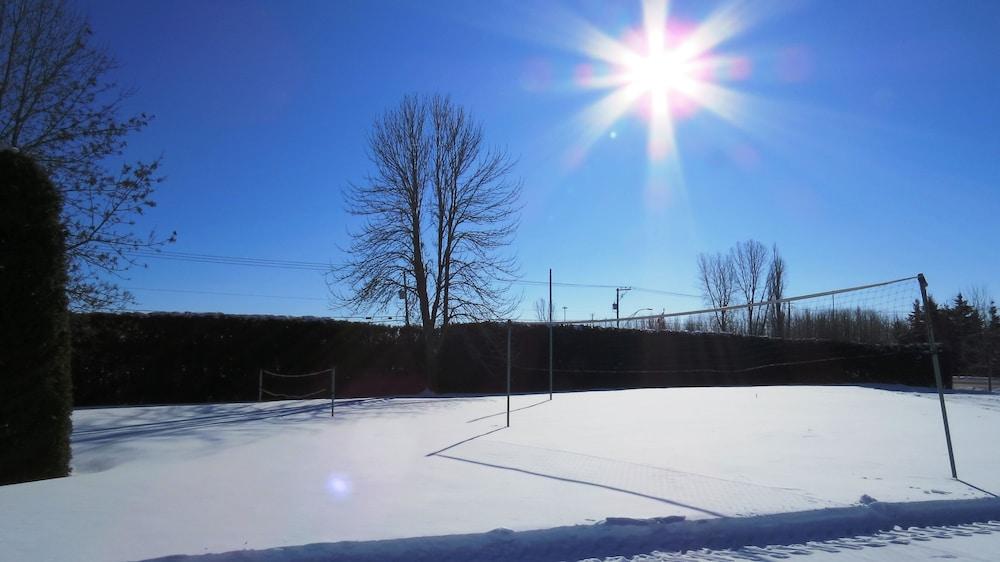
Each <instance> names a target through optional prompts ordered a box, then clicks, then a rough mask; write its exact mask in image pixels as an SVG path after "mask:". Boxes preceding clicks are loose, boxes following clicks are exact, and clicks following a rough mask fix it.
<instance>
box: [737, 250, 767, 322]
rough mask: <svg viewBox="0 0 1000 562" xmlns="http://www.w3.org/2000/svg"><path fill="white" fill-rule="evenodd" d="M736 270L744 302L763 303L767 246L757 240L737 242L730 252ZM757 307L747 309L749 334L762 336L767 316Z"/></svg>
mask: <svg viewBox="0 0 1000 562" xmlns="http://www.w3.org/2000/svg"><path fill="white" fill-rule="evenodd" d="M730 255H732V257H733V263H734V266H735V268H736V286H737V287H738V288H739V291H740V293H742V295H743V302H744V303H746V304H748V305H752V304H754V303H756V302H761V300H762V299H761V298H762V297H763V296H764V276H765V269H766V268H767V261H768V252H767V246H765V245H763V244H761V243H760V242H758V241H756V240H747V241H745V242H737V243H736V246H735V247H734V248H733V249H732V250H730ZM755 308H756V307H754V306H748V307H746V309H745V310H746V320H747V324H746V328H747V333H749V334H754V335H756V334H761V333H763V331H764V320H765V315H764V314H762V313H761V311H759V310H755Z"/></svg>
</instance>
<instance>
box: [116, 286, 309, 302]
mask: <svg viewBox="0 0 1000 562" xmlns="http://www.w3.org/2000/svg"><path fill="white" fill-rule="evenodd" d="M125 288H126V289H127V290H129V291H152V292H157V293H184V294H192V295H218V296H224V297H258V298H265V299H290V300H302V301H326V300H328V299H324V298H320V297H300V296H292V295H262V294H258V293H231V292H227V291H196V290H194V289H160V288H153V287H125Z"/></svg>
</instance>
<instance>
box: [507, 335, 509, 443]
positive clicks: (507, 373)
mask: <svg viewBox="0 0 1000 562" xmlns="http://www.w3.org/2000/svg"><path fill="white" fill-rule="evenodd" d="M507 427H510V320H508V321H507Z"/></svg>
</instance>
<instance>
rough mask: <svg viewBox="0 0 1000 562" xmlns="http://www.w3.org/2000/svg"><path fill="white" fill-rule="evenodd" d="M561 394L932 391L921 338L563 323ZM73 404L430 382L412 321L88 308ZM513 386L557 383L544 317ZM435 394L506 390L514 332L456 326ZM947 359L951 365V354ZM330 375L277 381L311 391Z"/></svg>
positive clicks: (521, 347) (81, 325)
mask: <svg viewBox="0 0 1000 562" xmlns="http://www.w3.org/2000/svg"><path fill="white" fill-rule="evenodd" d="M554 334H555V368H556V369H557V371H556V374H555V381H554V382H555V387H556V389H557V390H584V389H594V388H631V387H664V386H694V385H754V384H828V383H884V384H907V385H914V386H932V385H933V374H932V372H931V371H930V361H929V360H928V358H927V357H926V356H925V355H924V354H923V353H922V352H921V349H920V347H919V346H909V347H907V346H871V345H860V344H851V343H840V342H828V341H817V340H790V341H782V340H776V339H769V338H757V337H745V336H730V335H719V334H707V333H684V332H640V331H627V330H609V329H600V328H586V327H580V328H569V327H557V328H556V329H555V331H554ZM73 340H74V373H75V378H76V381H75V382H76V384H75V389H76V403H77V405H81V406H82V405H102V404H161V403H187V402H225V401H246V400H256V399H257V376H258V370H259V369H260V368H265V369H270V370H275V371H279V372H284V373H298V372H308V371H316V370H320V369H326V368H329V367H331V366H334V365H335V366H336V367H337V373H338V381H337V395H338V396H342V397H361V396H392V395H403V394H416V393H419V392H421V391H423V390H425V389H426V387H427V380H428V379H427V377H426V376H425V371H424V368H423V365H422V363H421V357H422V354H421V350H422V347H421V344H420V340H419V334H418V332H417V331H416V330H415V329H403V328H398V327H387V326H375V325H370V324H363V323H349V322H339V321H333V320H326V319H321V318H288V317H265V316H231V315H220V314H166V313H160V314H88V315H77V316H75V317H74V319H73ZM512 352H513V353H512V354H513V357H514V361H513V364H514V369H513V372H512V379H513V389H514V391H515V392H528V391H542V390H546V389H548V372H547V366H548V335H547V328H545V327H544V326H523V325H521V326H518V325H515V326H514V328H513V338H512ZM439 357H440V358H439V368H440V376H439V378H438V381H439V385H440V386H439V388H437V389H435V390H437V391H439V392H447V393H495V392H502V391H504V390H505V388H506V363H505V357H506V327H505V326H504V325H502V324H463V325H455V326H452V327H450V331H449V334H448V337H447V338H446V341H445V342H444V344H443V345H442V348H441V352H440V356H439ZM945 363H946V365H947V361H946V362H945ZM325 384H326V381H325V380H321V379H304V380H302V381H275V382H273V383H272V382H271V381H269V385H271V386H270V388H272V389H274V390H278V391H281V392H285V393H288V394H304V393H306V392H309V391H311V390H315V389H316V388H322V387H323V385H325Z"/></svg>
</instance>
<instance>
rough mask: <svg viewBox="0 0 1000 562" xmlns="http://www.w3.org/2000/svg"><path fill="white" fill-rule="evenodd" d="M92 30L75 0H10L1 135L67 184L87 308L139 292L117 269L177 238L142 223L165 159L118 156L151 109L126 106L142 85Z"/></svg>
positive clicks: (74, 292)
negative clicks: (118, 281) (123, 80)
mask: <svg viewBox="0 0 1000 562" xmlns="http://www.w3.org/2000/svg"><path fill="white" fill-rule="evenodd" d="M90 40H91V30H90V26H89V25H88V24H87V22H86V20H85V19H84V18H83V17H82V16H81V15H79V14H78V13H76V12H75V11H74V10H73V9H71V8H70V7H69V6H68V5H67V3H66V2H65V0H4V1H3V2H2V3H0V145H6V146H11V147H15V148H17V149H18V150H20V151H21V152H23V153H25V154H28V155H30V156H32V157H33V158H34V159H35V160H36V161H37V162H38V163H39V164H40V165H41V166H43V167H44V168H45V169H46V171H47V172H48V174H49V175H50V176H51V177H52V180H53V183H55V184H56V186H57V188H58V189H59V191H60V192H61V194H62V197H63V217H62V221H63V226H64V227H65V230H66V251H67V255H68V259H69V282H68V284H67V292H68V296H69V298H70V304H71V306H72V307H73V308H75V309H78V310H79V309H100V308H114V307H118V306H121V305H122V304H124V303H126V302H128V301H130V300H131V297H130V295H129V294H128V293H127V292H126V291H123V290H121V289H120V288H119V287H117V286H116V285H115V284H114V283H113V282H112V281H109V279H113V278H114V277H115V276H116V275H120V274H121V273H122V272H123V271H125V270H126V269H128V268H129V267H130V266H132V265H135V261H134V259H135V258H134V257H132V255H131V253H130V252H131V251H134V250H138V249H143V248H145V249H148V248H151V247H156V246H159V245H161V244H163V243H165V242H169V241H172V240H173V238H174V235H171V236H170V237H167V238H158V237H157V236H156V235H155V234H154V233H150V234H149V235H148V236H141V235H138V234H136V233H135V232H134V225H135V221H136V219H137V217H138V216H139V215H142V214H143V212H144V211H145V210H147V209H149V208H151V207H153V206H155V203H154V201H153V199H152V195H153V190H154V187H155V185H156V184H158V183H159V182H160V181H161V179H162V178H161V177H160V176H158V175H157V174H158V168H159V165H160V161H159V160H158V159H157V160H153V161H151V162H134V163H120V162H119V163H118V166H119V167H118V168H117V169H114V168H112V167H109V166H113V165H114V161H115V160H117V159H118V158H119V157H120V156H121V155H122V153H123V152H124V150H125V147H126V137H127V136H128V135H129V134H132V133H135V132H137V131H140V130H142V129H143V128H144V127H145V126H146V125H147V124H148V123H149V121H150V119H151V117H150V116H149V115H146V114H144V113H140V114H137V115H132V116H127V117H120V116H119V115H120V114H121V113H122V111H123V103H124V101H125V100H126V99H128V98H129V96H130V95H131V93H132V92H131V91H129V90H127V89H123V88H120V87H119V86H118V85H117V84H116V83H114V82H112V81H110V80H109V79H108V78H107V77H108V74H109V73H110V72H111V71H113V70H114V69H115V68H116V62H115V60H114V59H113V58H112V57H111V56H110V55H109V54H108V53H107V52H106V51H105V50H103V49H101V48H98V47H95V46H93V45H91V44H90Z"/></svg>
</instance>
